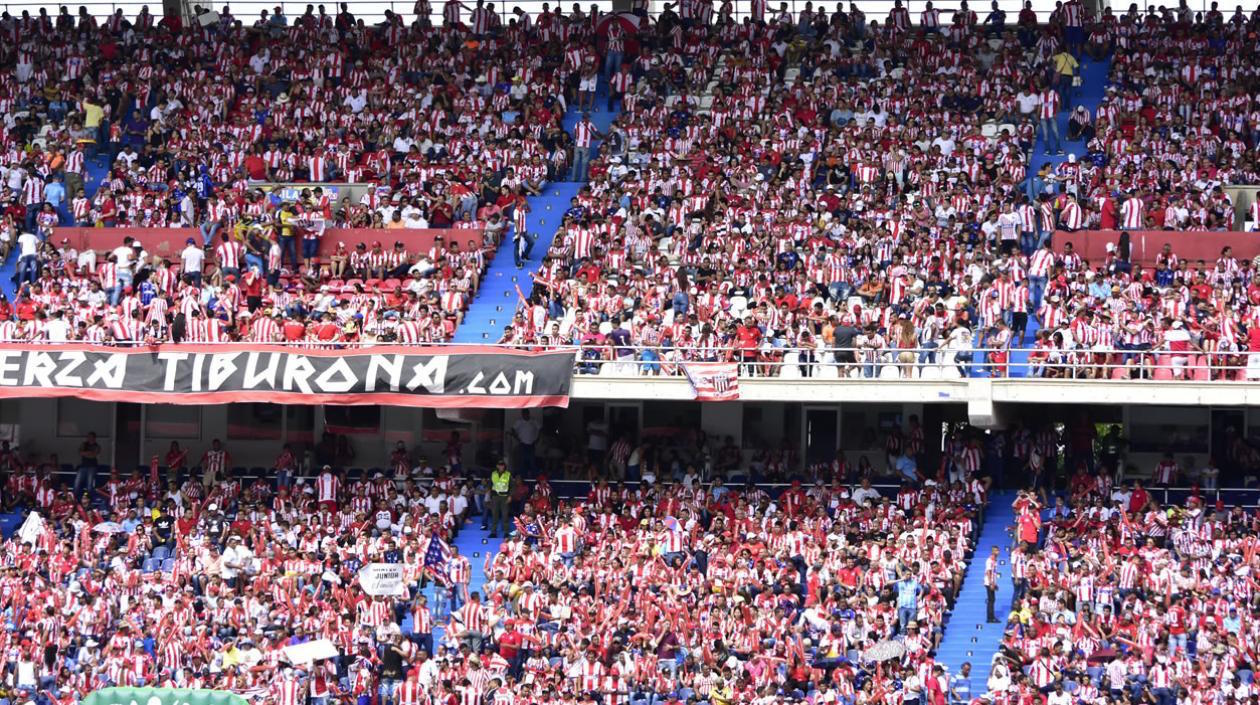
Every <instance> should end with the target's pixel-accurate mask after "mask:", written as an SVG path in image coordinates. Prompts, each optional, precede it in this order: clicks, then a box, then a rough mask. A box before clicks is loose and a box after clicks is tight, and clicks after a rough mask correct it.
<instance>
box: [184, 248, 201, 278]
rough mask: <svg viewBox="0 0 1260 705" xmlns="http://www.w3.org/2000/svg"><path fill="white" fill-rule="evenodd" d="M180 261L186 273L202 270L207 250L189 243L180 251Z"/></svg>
mask: <svg viewBox="0 0 1260 705" xmlns="http://www.w3.org/2000/svg"><path fill="white" fill-rule="evenodd" d="M179 262H180V265H181V266H182V267H183V268H184V273H186V274H187V273H191V272H200V271H201V270H202V269H203V268H204V266H205V263H206V251H205V250H203V249H201V248H200V247H197V246H196V245H189V246H188V247H185V248H184V251H183V252H181V253H179Z"/></svg>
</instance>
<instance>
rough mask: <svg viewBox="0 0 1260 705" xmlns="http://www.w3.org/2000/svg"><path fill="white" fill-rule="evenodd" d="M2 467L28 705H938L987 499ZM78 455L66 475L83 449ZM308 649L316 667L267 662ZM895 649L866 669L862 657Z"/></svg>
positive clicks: (51, 461) (855, 481) (821, 473)
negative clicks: (381, 575) (470, 538)
mask: <svg viewBox="0 0 1260 705" xmlns="http://www.w3.org/2000/svg"><path fill="white" fill-rule="evenodd" d="M906 433H907V434H908V436H907V437H909V438H911V439H913V438H915V437H916V436H915V434H916V433H919V434H921V430H919V429H917V427H914V426H912V427H911V428H910V429H908V430H907V432H906ZM968 438H972V436H970V435H968V434H966V433H963V432H959V435H958V437H957V439H956V440H957V442H958V443H959V448H960V449H962V448H965V447H966V443H965V442H964V441H965V440H966V439H968ZM713 441H716V439H712V440H711V441H710V443H712V442H713ZM907 447H908V448H913V446H910V445H908V446H907ZM711 450H712V451H713V452H714V453H717V451H718V450H719V449H718V447H717V446H714V447H713V448H712V449H711ZM921 451H922V442H921V440H920V442H919V451H918V452H921ZM2 453H3V455H2V456H0V467H4V468H5V469H6V470H7V479H6V484H5V489H6V492H5V496H6V498H7V499H8V500H9V501H11V502H12V503H14V504H15V505H16V506H21V507H25V508H28V509H34V510H37V511H38V512H39V516H41V517H42V522H41V521H35V522H32V521H30V520H28V522H27V523H26V524H24V525H23V527H22V529H20V530H19V531H18V533H17V534H16V535H15V536H13V537H12V538H10V539H8V540H7V541H6V542H5V544H4V546H5V549H6V550H5V553H4V555H5V558H4V559H3V561H2V562H0V572H2V573H3V574H2V575H0V588H2V589H0V611H2V612H3V615H4V618H5V624H6V627H7V628H6V629H5V630H3V631H0V642H3V645H4V649H3V651H2V653H3V654H4V655H5V674H6V679H7V680H6V681H5V685H6V687H7V692H6V693H4V695H6V696H7V697H8V699H9V700H10V702H27V701H31V700H33V701H35V702H37V703H40V705H51V704H52V703H60V704H67V703H75V702H78V700H79V699H81V698H82V696H83V695H84V694H85V693H87V692H89V691H91V690H94V689H97V688H100V687H105V686H110V685H171V686H178V687H200V688H220V689H227V690H232V691H235V692H238V693H242V694H244V695H246V696H248V697H250V698H257V699H259V700H260V701H261V702H265V703H279V704H281V705H299V704H305V703H306V702H307V700H308V698H309V699H310V702H312V703H329V702H355V701H356V700H357V702H358V703H359V705H364V704H365V703H369V702H371V703H388V704H390V705H428V704H431V703H437V702H443V703H446V702H452V703H453V702H467V703H482V702H485V701H487V700H499V701H503V702H506V701H510V702H518V701H521V702H543V701H553V700H558V701H562V702H569V703H604V704H609V703H634V702H639V703H642V702H648V703H651V702H679V703H686V702H710V703H713V702H727V703H734V702H750V703H752V702H758V703H761V702H764V703H773V702H803V701H807V700H808V701H811V702H813V701H825V702H844V703H858V702H862V703H867V702H869V703H876V702H885V701H887V700H888V699H890V698H893V697H894V696H896V697H897V698H900V697H901V695H902V694H905V695H906V697H910V696H911V695H916V696H917V695H918V694H922V695H923V697H925V698H927V697H928V696H929V695H932V697H935V696H937V695H940V693H941V688H942V687H943V685H947V684H948V681H947V680H943V679H942V676H943V672H942V670H941V667H940V666H938V665H935V664H934V662H933V660H932V657H931V656H932V653H933V650H934V649H935V647H936V645H937V643H938V641H939V640H940V638H941V634H942V629H943V618H944V615H945V613H946V611H947V610H948V608H949V606H950V605H951V603H952V601H953V600H954V598H955V597H956V595H957V591H958V589H959V585H960V583H961V579H962V570H963V568H964V567H965V561H966V559H967V557H968V554H969V552H970V551H971V548H972V545H973V544H972V542H973V535H974V532H975V530H976V528H977V523H978V521H979V519H980V517H981V512H982V508H983V505H984V503H985V498H986V485H985V483H983V482H981V481H979V480H978V479H975V478H974V477H973V476H972V473H971V472H970V470H969V468H968V467H966V463H969V462H971V461H970V460H966V461H963V460H959V461H958V463H955V462H953V461H951V462H950V463H947V464H945V465H942V466H941V467H942V471H943V474H942V475H941V476H940V477H939V478H935V479H933V480H929V479H928V478H922V477H919V476H917V475H914V474H913V473H911V476H908V477H907V478H906V479H907V481H906V482H905V483H903V485H902V487H901V489H900V490H897V489H895V488H894V489H891V490H890V489H888V488H887V487H885V488H884V489H883V490H882V491H881V490H879V489H876V488H874V487H872V485H871V480H872V479H874V477H875V476H874V475H873V474H871V473H869V472H862V471H860V470H859V469H858V468H849V467H846V466H844V465H843V464H833V465H830V466H825V467H823V466H820V467H815V468H808V469H806V471H805V472H804V473H803V474H800V473H801V471H800V469H799V466H796V467H794V468H791V469H788V471H787V472H788V473H790V474H792V475H793V476H796V477H803V478H804V479H805V480H806V482H805V484H802V482H801V481H800V480H796V481H793V482H792V483H791V485H790V486H789V487H787V488H786V489H783V490H782V491H781V492H777V493H776V496H771V495H770V494H768V493H767V492H766V491H764V490H763V489H760V488H759V487H758V486H755V485H752V484H748V485H746V486H743V485H732V486H726V485H724V484H723V483H722V481H721V477H722V476H723V474H724V472H725V471H721V472H717V473H714V474H712V475H711V476H706V477H703V478H702V477H700V476H699V475H698V474H697V472H696V468H695V467H694V466H689V467H687V468H686V469H685V470H684V471H682V472H680V473H677V474H675V473H674V472H673V471H672V470H671V468H670V467H669V465H667V464H662V465H661V467H660V468H659V469H657V470H655V471H654V472H653V473H652V474H653V475H655V477H656V480H655V481H647V482H644V483H642V484H638V485H634V486H627V485H624V484H622V483H621V482H619V481H617V482H611V483H610V482H609V481H608V480H606V479H605V480H601V481H597V482H592V483H591V485H590V491H589V494H588V495H586V496H584V497H579V498H572V499H559V498H557V497H556V496H555V493H554V492H553V490H552V488H551V485H550V483H549V482H548V481H547V479H546V477H545V475H544V476H541V477H539V478H538V479H537V481H534V482H531V483H530V484H529V485H526V484H524V483H522V482H520V481H519V478H518V479H517V480H516V481H513V480H511V479H509V478H505V477H504V476H505V475H508V474H509V473H510V472H512V471H508V470H507V469H506V468H505V464H504V463H502V462H501V463H500V464H499V465H498V466H497V468H496V469H494V470H492V471H491V472H490V474H489V478H488V480H489V481H488V482H487V479H486V478H484V477H480V478H478V476H477V474H476V473H474V472H471V471H465V470H464V469H463V468H461V467H459V466H455V467H452V466H442V467H439V468H436V469H435V468H434V467H432V466H430V465H429V463H428V461H427V460H426V459H423V458H420V457H418V455H417V454H416V453H414V452H411V451H409V449H408V448H406V447H405V446H403V445H402V444H399V445H398V446H397V448H395V449H394V450H393V451H392V454H391V459H390V467H389V468H387V469H385V470H384V471H383V472H379V473H378V472H371V473H362V474H360V473H353V474H351V473H346V472H343V471H341V470H340V469H338V470H334V469H333V468H332V467H330V466H324V467H323V469H322V470H314V471H310V472H309V473H308V472H304V470H303V467H302V464H301V462H300V461H299V460H298V458H297V456H296V455H295V453H294V451H293V449H291V448H290V447H289V446H285V447H284V448H283V449H282V450H281V452H280V454H279V456H278V457H277V459H276V461H275V464H274V469H269V470H268V473H267V476H266V477H261V478H256V479H247V478H241V477H239V476H237V475H236V474H235V473H234V472H233V470H232V456H231V453H230V450H229V449H228V448H227V447H226V446H224V445H223V444H221V443H220V442H219V441H217V440H216V441H214V442H213V443H212V444H211V445H210V447H209V448H208V449H206V451H205V452H204V454H203V455H202V456H201V458H200V461H194V460H192V458H191V456H190V454H189V450H188V449H184V448H181V447H179V445H178V444H173V445H172V448H171V450H170V452H169V453H168V455H167V456H166V459H165V460H164V461H160V460H159V459H158V458H156V457H155V458H154V460H153V463H152V466H151V468H149V469H147V470H146V469H139V470H136V471H135V472H134V473H131V474H124V473H120V472H119V471H118V470H117V469H114V470H111V471H108V473H107V474H106V473H105V472H104V468H101V470H102V475H103V477H101V478H100V480H101V481H100V483H99V484H96V483H94V482H93V481H92V479H91V478H92V475H91V473H90V472H89V473H88V475H87V476H86V478H81V479H84V480H85V481H84V482H82V483H81V486H79V485H76V487H75V488H73V489H71V488H69V487H66V486H62V485H61V484H60V483H59V480H58V479H57V478H56V477H55V476H53V475H52V474H51V473H50V469H51V468H52V467H55V465H56V462H57V460H56V457H55V456H54V457H51V458H48V459H46V460H41V459H38V458H22V457H21V456H20V455H19V454H18V453H17V452H16V451H14V450H11V449H9V448H8V446H7V445H6V446H5V447H4V448H3V451H2ZM79 454H80V456H81V458H82V461H81V462H82V464H81V467H80V470H81V471H82V469H83V468H84V467H88V468H89V470H90V468H91V467H94V466H95V464H96V463H97V462H99V458H100V446H99V444H98V443H97V442H96V441H95V440H94V438H92V437H89V438H88V439H86V440H85V441H84V443H83V444H82V445H81V447H80V448H79ZM615 455H616V448H615V447H614V448H610V449H609V453H608V455H607V457H606V458H604V459H602V460H600V461H599V467H600V468H601V469H602V468H606V467H610V466H611V464H612V463H613V462H614V458H615ZM906 455H907V456H913V455H914V453H912V452H911V451H910V450H907V451H906ZM964 455H965V454H964ZM652 457H655V456H654V455H653V456H652ZM958 457H959V458H962V457H963V456H962V455H960V456H958ZM969 457H970V456H969ZM978 457H979V456H976V458H978ZM646 458H647V456H645V461H644V469H647V467H648V465H649V464H651V463H652V462H654V461H651V460H647V459H646ZM659 459H660V460H661V461H662V462H663V460H664V458H663V457H662V458H659ZM163 462H164V463H169V464H167V465H162V464H161V463H163ZM905 467H906V463H905V462H902V463H900V464H899V468H905ZM304 475H309V476H304ZM950 478H955V479H954V481H951V479H950ZM920 480H923V481H922V482H920ZM935 480H939V482H938V481H935ZM507 493H510V494H511V495H512V497H513V500H514V501H515V503H517V504H518V505H519V508H518V510H517V511H518V515H517V516H516V518H515V520H514V521H513V522H512V529H511V535H510V536H508V535H506V533H505V539H504V540H503V542H502V544H501V545H500V546H498V550H497V552H494V553H493V554H490V553H488V554H487V557H486V559H485V575H486V580H485V583H484V586H482V589H480V590H470V589H469V584H470V581H471V579H472V578H471V575H472V567H471V564H470V562H469V557H467V556H461V555H459V554H458V551H456V550H455V549H454V548H453V546H452V545H451V539H452V538H453V537H454V536H455V535H456V534H457V533H458V532H459V531H460V530H462V529H463V528H464V527H466V526H467V524H468V523H469V522H470V521H472V520H474V517H475V516H476V515H477V514H480V515H481V520H482V522H483V524H484V523H485V522H486V521H487V519H489V520H490V521H492V522H493V521H495V520H496V519H498V518H499V517H496V516H495V513H494V512H493V510H490V509H489V508H490V507H492V506H493V505H494V504H495V503H496V502H497V499H496V495H499V494H507ZM488 511H489V516H487V512H488ZM490 528H491V529H492V530H497V529H498V528H499V527H498V526H495V525H492V526H491V527H490ZM506 531H507V529H505V532H506ZM492 536H493V534H492ZM372 563H392V564H398V565H400V566H402V574H403V576H404V583H405V584H406V585H407V586H408V588H409V591H408V593H407V594H406V595H405V596H398V597H385V596H371V595H368V594H366V591H365V589H364V588H363V586H362V584H361V583H360V581H359V580H358V579H357V577H356V574H357V573H358V571H359V570H360V568H361V567H363V566H365V565H367V564H372ZM431 585H439V586H441V588H442V589H440V590H438V591H436V592H435V591H434V590H433V589H432V588H431V587H429V586H431ZM429 595H434V596H435V597H436V598H437V599H436V601H435V603H433V604H430V603H429V602H428V596H429ZM320 639H327V640H329V641H331V642H332V645H333V647H335V649H336V650H337V651H338V655H337V656H336V657H333V658H327V659H325V658H320V659H317V660H316V661H314V662H313V664H312V663H301V662H299V663H293V662H292V661H291V660H290V658H289V657H288V656H287V655H286V650H285V649H286V647H292V646H294V645H298V644H302V643H306V642H314V641H317V640H320ZM891 641H895V643H896V644H898V645H899V647H898V650H897V653H892V654H891V655H884V656H881V657H880V658H885V659H890V660H886V661H885V662H884V663H883V664H882V665H877V664H876V663H874V662H872V661H871V660H870V658H868V656H864V655H863V654H864V653H867V654H868V655H869V652H868V649H869V648H870V647H872V646H876V645H879V646H880V648H883V649H887V648H888V645H889V642H891ZM901 649H904V654H901V653H900V651H901ZM925 702H926V700H925Z"/></svg>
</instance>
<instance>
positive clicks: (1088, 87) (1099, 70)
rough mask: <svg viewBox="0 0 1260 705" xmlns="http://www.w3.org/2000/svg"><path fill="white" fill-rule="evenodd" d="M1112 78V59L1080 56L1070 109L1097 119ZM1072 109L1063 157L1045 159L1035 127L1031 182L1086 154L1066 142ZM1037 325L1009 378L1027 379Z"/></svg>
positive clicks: (1062, 122) (1064, 120)
mask: <svg viewBox="0 0 1260 705" xmlns="http://www.w3.org/2000/svg"><path fill="white" fill-rule="evenodd" d="M1110 75H1111V57H1107V58H1105V59H1103V60H1102V61H1093V60H1091V59H1090V58H1089V57H1088V56H1083V57H1081V85H1080V86H1077V87H1076V94H1075V96H1073V99H1072V106H1071V108H1072V109H1075V107H1076V106H1077V105H1084V106H1085V108H1086V109H1088V110H1089V114H1090V115H1091V116H1093V117H1095V118H1097V116H1098V105H1099V103H1101V102H1102V99H1103V95H1104V94H1105V93H1106V91H1107V84H1108V79H1109V76H1110ZM1070 115H1071V110H1064V111H1062V112H1060V113H1059V135H1060V136H1061V137H1063V138H1064V139H1063V141H1062V144H1063V151H1064V154H1062V155H1058V154H1051V155H1049V156H1046V154H1045V151H1046V143H1045V141H1044V140H1042V139H1041V130H1040V127H1039V128H1038V134H1037V142H1036V144H1034V145H1033V152H1032V155H1031V158H1030V159H1029V163H1028V178H1029V179H1032V177H1033V176H1035V175H1036V173H1037V170H1038V169H1040V168H1041V165H1042V164H1046V163H1050V164H1051V165H1053V166H1058V165H1059V164H1061V163H1062V162H1065V161H1067V158H1068V155H1069V154H1074V155H1076V158H1077V159H1082V158H1084V156H1085V154H1086V151H1087V150H1086V149H1085V146H1086V145H1085V142H1084V141H1080V140H1078V141H1076V142H1068V141H1067V129H1068V117H1069V116H1070ZM1039 329H1040V325H1038V323H1037V319H1036V317H1035V316H1029V318H1028V329H1027V330H1026V331H1025V334H1024V345H1023V346H1022V347H1021V348H1019V349H1014V350H1011V354H1010V373H1011V374H1010V376H1011V377H1027V376H1028V367H1027V365H1028V351H1029V350H1030V349H1031V348H1032V343H1033V341H1034V340H1035V336H1036V334H1037V331H1038V330H1039Z"/></svg>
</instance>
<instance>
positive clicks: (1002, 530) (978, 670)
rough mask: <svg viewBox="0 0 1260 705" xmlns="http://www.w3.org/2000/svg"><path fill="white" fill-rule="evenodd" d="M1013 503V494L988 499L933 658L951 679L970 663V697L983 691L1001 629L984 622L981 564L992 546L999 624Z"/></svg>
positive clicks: (1006, 603) (1006, 608) (1007, 600)
mask: <svg viewBox="0 0 1260 705" xmlns="http://www.w3.org/2000/svg"><path fill="white" fill-rule="evenodd" d="M1014 500H1015V494H1014V493H1013V492H1007V491H1003V492H994V493H993V494H992V495H991V496H990V501H989V507H988V509H987V510H986V512H985V518H984V526H982V527H981V529H980V535H979V537H978V538H977V540H976V550H975V553H974V554H973V555H972V557H971V561H970V563H969V564H968V565H967V572H966V573H965V574H964V576H963V585H962V590H961V591H960V592H959V595H958V601H957V602H956V603H955V604H954V609H953V610H952V611H951V612H950V613H949V615H948V616H947V618H946V620H947V621H946V625H947V626H946V629H945V637H944V638H943V639H942V640H941V644H940V648H938V649H937V653H936V660H937V662H938V663H940V664H941V665H943V666H945V668H946V669H947V670H948V671H949V673H950V674H951V675H952V674H955V673H958V670H959V669H960V668H961V667H962V664H963V663H964V662H968V661H969V662H970V663H971V692H972V695H973V696H974V695H979V694H980V693H983V692H984V690H985V681H986V680H987V679H988V677H989V664H990V663H991V662H992V660H993V655H994V654H995V653H997V649H998V644H999V643H1000V642H1001V640H1002V625H1001V624H988V623H986V621H985V617H986V615H985V598H986V594H985V589H984V564H985V561H986V559H988V557H989V551H990V549H991V548H992V547H994V546H997V547H998V548H999V549H1000V551H1001V554H1000V558H999V561H1000V565H999V566H998V573H999V575H1000V577H999V579H998V591H997V603H996V608H995V612H996V614H997V617H998V619H1000V620H1001V619H1005V617H1006V615H1007V613H1009V612H1010V607H1011V595H1012V594H1013V592H1014V589H1013V588H1012V586H1011V569H1010V562H1009V558H1010V549H1011V536H1010V533H1009V530H1010V527H1011V526H1012V525H1013V524H1014V523H1015V513H1014V511H1013V510H1012V509H1011V502H1013V501H1014Z"/></svg>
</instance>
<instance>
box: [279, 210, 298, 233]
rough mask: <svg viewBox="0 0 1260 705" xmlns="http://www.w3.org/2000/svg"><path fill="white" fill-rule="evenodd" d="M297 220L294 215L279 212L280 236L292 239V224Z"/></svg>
mask: <svg viewBox="0 0 1260 705" xmlns="http://www.w3.org/2000/svg"><path fill="white" fill-rule="evenodd" d="M297 219H298V217H297V214H296V213H290V212H288V211H280V234H281V235H283V236H285V237H293V222H294V221H296V220H297Z"/></svg>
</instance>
